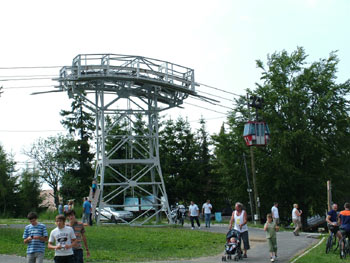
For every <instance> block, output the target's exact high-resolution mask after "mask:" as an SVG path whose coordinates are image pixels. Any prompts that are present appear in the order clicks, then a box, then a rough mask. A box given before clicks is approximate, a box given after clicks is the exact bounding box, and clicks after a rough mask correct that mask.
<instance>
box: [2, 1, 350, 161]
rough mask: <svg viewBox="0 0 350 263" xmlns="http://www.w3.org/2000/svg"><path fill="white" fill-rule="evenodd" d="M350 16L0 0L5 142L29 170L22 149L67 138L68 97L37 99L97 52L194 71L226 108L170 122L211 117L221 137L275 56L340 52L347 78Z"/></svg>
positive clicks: (315, 6)
mask: <svg viewBox="0 0 350 263" xmlns="http://www.w3.org/2000/svg"><path fill="white" fill-rule="evenodd" d="M349 14H350V1H348V0H264V1H263V0H250V1H239V0H216V1H206V0H198V1H197V0H177V1H167V0H147V1H144V0H133V1H121V0H113V1H106V0H100V1H90V0H84V1H80V0H75V1H71V0H70V1H66V0H60V1H56V0H51V1H35V0H33V1H24V0H23V1H18V0H11V1H1V2H0V25H1V31H0V32H1V40H0V47H1V48H0V87H1V86H2V87H3V89H2V91H3V93H2V94H1V95H0V144H2V145H3V147H4V149H5V151H6V152H7V153H11V154H13V155H14V159H15V161H17V162H18V163H19V165H22V166H23V165H24V164H25V163H26V162H27V161H30V160H29V158H28V157H27V156H25V155H24V154H23V150H25V149H29V148H30V146H31V145H32V144H33V143H34V142H35V141H36V140H37V139H38V138H39V137H41V138H46V137H48V136H54V135H56V134H57V133H58V132H62V133H65V130H64V128H63V127H62V125H61V124H60V121H61V119H62V117H61V116H60V115H59V112H60V110H62V109H65V110H69V109H70V104H71V101H70V100H69V98H68V95H67V94H65V93H50V94H44V95H35V96H33V95H30V94H31V93H32V92H38V91H46V90H52V89H53V85H57V83H56V82H55V81H52V80H51V79H52V78H54V77H57V76H58V73H59V69H60V67H61V66H65V65H70V64H71V63H72V60H73V58H74V57H75V56H76V55H78V54H91V53H94V54H96V53H99V54H103V53H111V54H127V55H139V56H145V57H150V58H155V59H159V60H165V61H170V62H172V63H176V64H179V65H182V66H186V67H189V68H192V69H194V72H195V81H196V82H198V83H201V84H204V85H200V86H198V87H197V91H200V92H206V93H209V94H212V95H215V96H220V97H222V98H218V97H215V99H217V100H219V101H220V103H219V105H217V106H214V105H211V104H207V103H203V102H199V101H197V100H193V99H188V100H186V102H187V103H189V104H195V105H197V107H195V106H192V105H189V104H184V109H178V108H177V109H173V110H170V111H169V112H168V116H169V117H171V118H173V119H176V118H177V117H178V116H179V115H181V116H182V117H184V118H187V119H188V120H189V122H190V124H191V126H192V127H193V128H194V129H195V128H197V127H198V120H199V119H200V118H201V117H203V118H204V119H205V120H206V121H207V129H208V131H209V132H210V133H211V134H213V133H217V132H218V131H219V129H220V127H221V125H222V123H223V122H224V121H225V120H226V114H227V111H228V110H229V108H232V107H234V101H233V99H234V98H235V97H237V96H236V95H234V94H237V95H244V94H245V93H246V89H248V88H249V89H254V88H255V83H261V81H260V76H261V72H260V71H259V70H258V69H257V68H256V63H255V62H256V60H257V59H260V60H262V61H264V62H265V61H266V58H267V55H268V54H272V53H274V52H280V51H282V50H286V51H288V52H289V53H291V52H293V51H294V50H296V48H297V47H298V46H301V47H304V48H305V51H306V54H308V55H309V56H308V58H307V61H308V62H310V63H312V62H314V61H317V60H319V59H321V58H327V57H328V55H329V53H330V52H331V51H335V50H338V53H337V54H338V57H339V59H340V63H339V66H338V75H337V76H338V81H339V82H344V81H346V80H347V79H349V78H350V72H349V68H350V49H349V43H350V34H349V25H350V18H349ZM23 67H31V68H30V69H29V68H23ZM33 67H37V68H33ZM33 78H42V79H36V80H34V79H33ZM13 79H17V80H13ZM207 86H210V87H207ZM214 88H215V89H214ZM223 91H226V92H223ZM203 95H204V94H203ZM206 96H209V97H211V95H206ZM213 98H214V97H213ZM198 106H200V107H202V108H199V107H198ZM204 108H207V109H204ZM208 109H209V110H208Z"/></svg>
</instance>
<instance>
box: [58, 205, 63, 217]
mask: <svg viewBox="0 0 350 263" xmlns="http://www.w3.org/2000/svg"><path fill="white" fill-rule="evenodd" d="M58 214H59V215H62V214H63V205H62V203H60V204H59V205H58Z"/></svg>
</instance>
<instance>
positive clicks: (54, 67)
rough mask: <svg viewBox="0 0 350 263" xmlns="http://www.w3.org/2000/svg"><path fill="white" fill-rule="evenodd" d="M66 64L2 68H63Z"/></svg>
mask: <svg viewBox="0 0 350 263" xmlns="http://www.w3.org/2000/svg"><path fill="white" fill-rule="evenodd" d="M63 67H64V66H34V67H0V69H32V68H63Z"/></svg>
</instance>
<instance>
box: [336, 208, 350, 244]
mask: <svg viewBox="0 0 350 263" xmlns="http://www.w3.org/2000/svg"><path fill="white" fill-rule="evenodd" d="M344 208H345V210H343V211H341V212H340V213H339V219H338V224H339V225H340V232H341V234H342V236H343V237H346V236H348V237H350V203H345V204H344ZM341 245H342V248H343V249H344V242H342V244H341Z"/></svg>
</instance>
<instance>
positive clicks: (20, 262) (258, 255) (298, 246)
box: [0, 225, 318, 263]
mask: <svg viewBox="0 0 350 263" xmlns="http://www.w3.org/2000/svg"><path fill="white" fill-rule="evenodd" d="M185 228H188V229H189V231H209V232H218V233H225V234H226V233H227V230H228V229H227V226H223V225H214V226H212V227H211V228H204V229H203V228H202V229H201V230H198V229H195V230H190V226H189V225H185ZM308 236H310V235H309V234H307V233H301V234H300V236H298V237H296V236H294V235H293V233H292V232H278V233H277V245H278V253H277V254H278V261H277V262H281V263H282V262H285V263H287V262H289V261H290V260H291V259H292V258H293V257H294V256H295V255H297V254H299V253H301V252H302V251H304V250H305V249H306V248H308V247H310V246H311V245H313V244H316V243H317V242H318V239H316V238H310V237H308ZM311 236H314V237H315V234H312V235H311ZM316 236H317V234H316ZM249 239H250V245H251V249H250V250H248V258H246V259H243V260H242V261H240V262H242V263H243V262H254V263H260V262H270V256H269V252H268V245H267V242H266V240H265V232H264V231H263V230H262V229H256V228H250V229H249ZM222 246H223V252H222V253H221V254H219V255H216V256H210V257H201V258H196V259H192V260H176V261H175V260H174V261H157V262H154V263H170V262H171V263H175V262H181V263H213V262H221V257H222V256H223V254H224V243H223V244H222ZM0 262H1V263H25V262H26V261H25V258H23V257H17V256H11V255H0ZM44 262H45V263H49V262H51V263H52V262H53V260H51V261H50V260H45V261H44ZM87 262H88V261H87ZM232 262H234V261H232Z"/></svg>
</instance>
